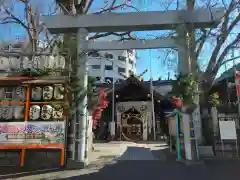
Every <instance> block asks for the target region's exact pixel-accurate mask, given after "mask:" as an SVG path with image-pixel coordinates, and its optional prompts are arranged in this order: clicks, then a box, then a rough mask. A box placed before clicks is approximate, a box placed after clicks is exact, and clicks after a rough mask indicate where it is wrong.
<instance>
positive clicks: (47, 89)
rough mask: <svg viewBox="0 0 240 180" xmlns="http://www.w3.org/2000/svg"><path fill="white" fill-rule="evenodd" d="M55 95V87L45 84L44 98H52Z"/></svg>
mask: <svg viewBox="0 0 240 180" xmlns="http://www.w3.org/2000/svg"><path fill="white" fill-rule="evenodd" d="M52 97H53V88H52V87H51V86H45V87H44V88H43V99H44V100H51V99H52Z"/></svg>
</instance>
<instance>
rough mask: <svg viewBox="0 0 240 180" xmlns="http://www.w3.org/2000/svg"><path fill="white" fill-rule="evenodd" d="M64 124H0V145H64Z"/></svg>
mask: <svg viewBox="0 0 240 180" xmlns="http://www.w3.org/2000/svg"><path fill="white" fill-rule="evenodd" d="M64 140H65V123H64V122H9V123H0V144H1V145H3V144H5V145H10V144H64Z"/></svg>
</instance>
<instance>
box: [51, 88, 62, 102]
mask: <svg viewBox="0 0 240 180" xmlns="http://www.w3.org/2000/svg"><path fill="white" fill-rule="evenodd" d="M53 97H54V99H56V100H62V99H63V98H64V87H63V85H54V96H53Z"/></svg>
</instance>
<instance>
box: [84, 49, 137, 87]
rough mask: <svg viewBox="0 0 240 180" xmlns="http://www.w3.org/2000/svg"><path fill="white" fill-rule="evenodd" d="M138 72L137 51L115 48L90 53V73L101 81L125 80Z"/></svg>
mask: <svg viewBox="0 0 240 180" xmlns="http://www.w3.org/2000/svg"><path fill="white" fill-rule="evenodd" d="M135 73H136V51H135V50H115V51H100V52H91V53H89V54H88V75H89V76H93V77H96V78H97V81H98V82H100V83H111V82H113V80H114V82H116V81H118V80H123V79H126V78H127V77H129V76H130V75H131V74H135Z"/></svg>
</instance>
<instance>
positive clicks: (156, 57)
mask: <svg viewBox="0 0 240 180" xmlns="http://www.w3.org/2000/svg"><path fill="white" fill-rule="evenodd" d="M32 1H34V4H35V6H36V7H41V8H39V10H40V11H41V12H43V13H44V14H46V12H48V11H49V8H50V7H52V8H53V6H50V4H52V3H53V0H41V1H39V0H32ZM123 1H125V0H118V4H120V3H121V2H123ZM104 2H105V1H103V0H97V1H95V4H94V5H93V6H92V11H95V12H96V11H97V10H99V9H100V8H102V7H104V6H105V4H104ZM132 2H133V3H132V4H135V7H136V8H138V10H139V11H157V10H158V11H159V10H165V9H164V8H163V6H162V4H159V1H155V0H141V3H140V1H139V0H132ZM180 6H181V7H184V6H185V4H180ZM14 7H15V9H14V10H15V12H16V14H17V15H18V16H19V17H23V15H24V13H23V6H22V5H20V4H19V3H18V4H17V5H15V6H14ZM175 8H176V4H174V3H173V4H172V5H171V6H170V7H169V9H175ZM120 11H123V12H128V11H133V9H130V8H127V9H121V10H120ZM162 33H166V32H163V31H150V32H136V33H135V35H136V36H137V37H139V38H147V39H151V38H155V37H156V36H159V35H161V34H162ZM16 37H20V39H25V33H24V30H23V29H21V28H20V27H19V26H18V25H13V24H12V25H0V38H1V39H6V40H8V39H13V40H15V39H16ZM211 49H212V46H209V44H206V46H205V50H204V51H205V52H203V53H202V56H201V57H200V60H201V62H202V64H207V59H208V57H209V51H211ZM137 54H138V60H137V72H138V74H140V73H141V72H143V71H144V70H145V69H146V68H150V58H151V61H152V74H153V78H154V79H158V78H161V79H166V78H167V77H168V75H169V74H170V77H171V78H173V77H174V75H175V73H176V68H177V53H174V54H173V55H171V56H170V57H169V59H170V60H171V61H165V60H164V57H165V51H164V49H154V50H140V51H138V53H137ZM150 55H151V56H150ZM169 59H168V60H169ZM169 62H171V63H169ZM227 66H228V68H230V67H231V66H232V63H228V64H227ZM224 69H225V68H224V67H222V68H221V72H222V71H223V70H224ZM144 78H145V79H146V80H148V79H149V78H150V73H149V72H148V73H146V74H145V76H144Z"/></svg>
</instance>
